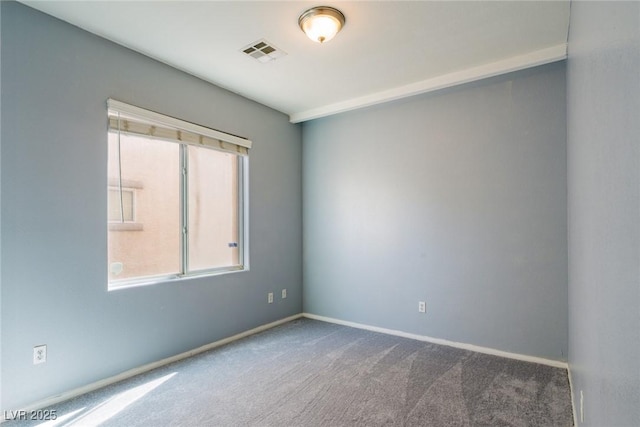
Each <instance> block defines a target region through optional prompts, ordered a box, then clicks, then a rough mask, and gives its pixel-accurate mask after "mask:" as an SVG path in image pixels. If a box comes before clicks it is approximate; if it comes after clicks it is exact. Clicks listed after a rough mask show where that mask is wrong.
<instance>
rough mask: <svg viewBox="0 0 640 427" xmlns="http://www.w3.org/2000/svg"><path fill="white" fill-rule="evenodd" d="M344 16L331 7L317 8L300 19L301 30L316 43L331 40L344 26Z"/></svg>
mask: <svg viewBox="0 0 640 427" xmlns="http://www.w3.org/2000/svg"><path fill="white" fill-rule="evenodd" d="M344 22H345V19H344V15H343V14H342V12H340V11H339V10H338V9H334V8H333V7H329V6H317V7H312V8H311V9H309V10H307V11H306V12H304V13H303V14H302V15H300V18H298V25H300V29H302V31H304V33H305V34H306V35H307V37H309V38H310V39H311V40H313V41H314V42H318V43H324V42H328V41H329V40H331V39H332V38H333V37H334V36H335V35H336V34H338V31H340V30H341V29H342V27H343V26H344Z"/></svg>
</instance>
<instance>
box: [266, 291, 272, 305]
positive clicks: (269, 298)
mask: <svg viewBox="0 0 640 427" xmlns="http://www.w3.org/2000/svg"><path fill="white" fill-rule="evenodd" d="M267 302H268V303H269V304H273V292H269V293H268V294H267Z"/></svg>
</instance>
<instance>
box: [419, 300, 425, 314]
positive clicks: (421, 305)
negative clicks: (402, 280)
mask: <svg viewBox="0 0 640 427" xmlns="http://www.w3.org/2000/svg"><path fill="white" fill-rule="evenodd" d="M418 311H419V312H420V313H426V312H427V303H426V302H424V301H418Z"/></svg>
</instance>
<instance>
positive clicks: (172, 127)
mask: <svg viewBox="0 0 640 427" xmlns="http://www.w3.org/2000/svg"><path fill="white" fill-rule="evenodd" d="M107 106H108V108H109V130H110V131H113V132H119V133H121V134H129V135H136V136H144V137H150V138H156V139H161V140H164V141H171V142H177V143H181V144H188V145H195V146H198V147H205V148H211V149H213V150H218V151H224V152H227V153H233V154H237V155H240V156H247V155H248V154H249V149H250V148H251V141H250V140H248V139H245V138H242V137H239V136H235V135H231V134H228V133H224V132H221V131H219V130H215V129H210V128H207V127H204V126H200V125H197V124H194V123H190V122H186V121H184V120H180V119H176V118H175V117H170V116H165V115H163V114H160V113H156V112H154V111H150V110H145V109H143V108H139V107H135V106H133V105H129V104H125V103H123V102H120V101H116V100H114V99H109V100H108V101H107Z"/></svg>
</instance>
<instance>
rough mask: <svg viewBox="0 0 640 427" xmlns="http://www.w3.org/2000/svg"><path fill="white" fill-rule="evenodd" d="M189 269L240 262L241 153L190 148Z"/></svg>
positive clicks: (208, 267)
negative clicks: (239, 189)
mask: <svg viewBox="0 0 640 427" xmlns="http://www.w3.org/2000/svg"><path fill="white" fill-rule="evenodd" d="M187 150H188V160H189V163H188V164H189V175H188V177H189V178H188V179H189V183H188V187H189V206H188V210H189V220H188V230H189V237H188V239H189V244H188V246H189V270H191V271H195V270H205V269H210V268H217V267H228V266H234V265H238V264H239V263H240V259H239V253H240V242H239V232H238V156H236V155H234V154H229V153H223V152H220V151H215V150H210V149H205V148H198V147H192V146H189V147H187Z"/></svg>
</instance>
